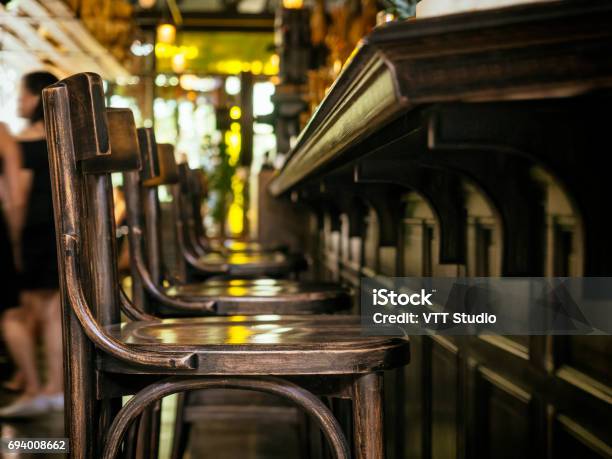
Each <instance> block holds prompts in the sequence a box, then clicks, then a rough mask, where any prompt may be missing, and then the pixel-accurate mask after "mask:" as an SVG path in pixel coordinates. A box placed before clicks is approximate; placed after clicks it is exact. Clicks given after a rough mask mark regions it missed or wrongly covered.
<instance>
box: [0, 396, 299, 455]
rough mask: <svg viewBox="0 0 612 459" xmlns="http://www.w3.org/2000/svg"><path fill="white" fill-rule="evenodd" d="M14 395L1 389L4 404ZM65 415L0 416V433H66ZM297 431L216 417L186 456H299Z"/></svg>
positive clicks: (166, 417) (165, 416) (165, 429)
mask: <svg viewBox="0 0 612 459" xmlns="http://www.w3.org/2000/svg"><path fill="white" fill-rule="evenodd" d="M11 398H12V396H11V395H10V394H9V393H7V392H2V391H0V405H5V404H6V403H9V402H10V400H11ZM174 408H175V404H174V400H173V399H172V398H169V399H166V400H165V401H164V404H163V408H162V410H163V411H162V434H161V435H162V443H161V451H160V459H166V458H168V457H169V451H170V448H169V447H170V443H171V440H172V423H173V420H174ZM63 432H64V419H63V415H62V414H61V413H54V414H50V415H46V416H42V417H40V418H37V419H35V420H29V421H11V422H7V421H3V420H0V437H1V438H3V439H10V438H23V437H39V438H40V437H47V438H49V437H50V438H58V437H63ZM62 457H65V456H62V455H56V454H47V455H44V454H34V455H15V454H12V455H4V456H2V454H1V453H0V458H2V459H4V458H6V459H9V458H11V459H12V458H20V459H23V458H32V459H56V458H62ZM299 457H300V454H299V448H298V444H297V433H296V431H295V429H293V428H292V427H291V426H288V425H282V424H281V425H274V424H271V423H265V424H261V425H257V424H252V423H246V422H240V421H239V420H236V421H231V422H226V421H215V422H213V423H210V424H208V425H204V424H201V425H195V426H194V427H193V429H192V432H191V436H190V442H189V446H188V452H187V454H186V455H185V458H184V459H208V458H210V459H213V458H214V459H236V458H240V459H291V458H299Z"/></svg>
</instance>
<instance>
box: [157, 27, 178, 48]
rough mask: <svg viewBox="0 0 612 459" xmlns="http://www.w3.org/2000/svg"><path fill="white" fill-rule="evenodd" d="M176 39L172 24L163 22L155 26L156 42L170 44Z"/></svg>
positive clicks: (174, 28)
mask: <svg viewBox="0 0 612 459" xmlns="http://www.w3.org/2000/svg"><path fill="white" fill-rule="evenodd" d="M175 39H176V27H174V24H170V23H164V24H160V25H158V26H157V42H158V43H165V44H167V45H171V44H172V43H174V40H175Z"/></svg>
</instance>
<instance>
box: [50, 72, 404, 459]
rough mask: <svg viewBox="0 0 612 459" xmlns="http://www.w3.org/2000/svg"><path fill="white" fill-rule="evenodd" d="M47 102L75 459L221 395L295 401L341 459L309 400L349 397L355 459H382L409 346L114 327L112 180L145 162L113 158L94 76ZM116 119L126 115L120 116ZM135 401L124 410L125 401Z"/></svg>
mask: <svg viewBox="0 0 612 459" xmlns="http://www.w3.org/2000/svg"><path fill="white" fill-rule="evenodd" d="M43 98H44V104H45V120H46V130H47V139H48V144H49V156H50V163H51V177H52V185H53V200H54V209H55V215H56V232H57V244H58V258H59V262H60V266H61V269H60V273H61V274H60V277H61V295H62V304H63V314H64V317H63V320H64V346H65V351H64V352H65V357H66V358H65V362H66V395H67V406H66V422H67V431H68V433H69V436H70V440H71V445H70V446H71V450H70V451H71V452H70V456H71V457H72V458H93V457H101V458H102V459H110V458H114V457H117V455H118V454H119V453H120V452H121V449H122V439H123V438H124V435H125V433H126V431H127V430H128V429H129V428H130V425H131V423H132V422H133V420H134V419H135V418H136V417H137V416H138V415H139V414H140V413H142V411H143V410H144V409H145V408H146V407H147V406H150V405H151V404H152V403H155V402H156V401H158V400H160V399H161V398H162V397H164V396H167V395H169V394H172V393H177V392H183V391H190V390H195V389H209V388H219V387H224V388H240V389H249V390H255V391H261V392H267V393H273V394H277V395H279V396H281V397H284V398H286V399H288V400H291V401H293V402H295V403H296V404H297V405H298V406H300V407H301V408H302V409H303V410H304V411H305V412H307V413H308V414H309V415H310V416H312V418H313V419H315V420H316V421H317V422H318V423H319V426H320V427H321V429H322V430H323V432H324V434H325V436H326V438H327V440H328V441H329V444H330V448H331V449H332V451H333V454H334V456H335V457H337V458H348V457H349V454H350V453H349V446H348V444H347V442H346V440H345V438H344V434H343V433H342V431H341V429H340V427H339V425H338V422H337V420H336V419H335V418H334V417H333V415H332V414H331V412H330V411H329V409H328V408H327V407H326V406H325V405H324V404H323V403H322V402H321V401H320V400H319V398H317V397H316V396H315V395H314V393H313V392H312V391H313V390H315V388H317V389H318V390H317V393H320V392H327V393H328V394H329V395H334V396H339V397H348V398H350V399H351V400H352V401H353V412H354V413H353V416H354V432H355V457H357V458H368V459H373V458H382V457H383V456H384V450H383V449H384V448H383V444H384V442H383V426H382V403H381V401H382V385H381V374H380V372H381V371H383V370H386V369H389V368H394V367H397V366H400V365H404V364H406V363H407V362H408V356H409V343H408V341H407V340H404V339H398V338H383V337H366V336H363V335H362V334H361V333H360V327H359V323H358V319H357V318H356V317H350V316H312V317H308V318H307V319H304V318H300V317H299V316H278V317H276V318H274V319H272V318H270V317H262V316H252V317H245V316H242V317H241V316H238V317H230V318H226V317H206V318H196V319H194V318H189V319H172V320H136V321H131V322H129V323H123V324H121V323H119V305H120V304H121V302H122V300H121V294H120V291H119V287H118V283H117V269H116V261H117V260H116V250H115V245H114V237H113V236H114V220H113V210H112V193H111V182H110V173H111V172H114V171H121V172H125V171H128V170H137V169H138V167H139V157H138V155H136V154H134V152H133V151H130V150H129V149H126V151H123V150H122V149H121V148H119V145H118V144H116V145H117V147H116V148H113V149H111V148H110V141H109V135H108V125H107V114H106V110H105V108H104V96H103V90H102V80H101V78H100V77H99V76H98V75H95V74H89V73H82V74H77V75H74V76H72V77H69V78H66V79H64V80H62V81H61V82H59V83H57V84H55V85H53V86H51V87H49V88H47V89H46V90H45V91H44V94H43ZM114 113H116V115H112V116H123V117H126V118H129V117H130V116H131V113H130V112H129V110H125V109H124V110H118V111H115V112H114ZM124 302H125V299H124ZM298 383H299V384H298ZM307 388H310V389H311V390H308V389H307ZM134 392H135V395H134V396H133V397H132V398H131V399H130V401H129V402H127V403H126V404H125V405H124V406H123V407H122V408H120V409H118V408H119V407H118V403H117V401H118V400H120V399H119V397H120V396H122V395H125V394H129V393H134Z"/></svg>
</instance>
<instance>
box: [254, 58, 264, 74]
mask: <svg viewBox="0 0 612 459" xmlns="http://www.w3.org/2000/svg"><path fill="white" fill-rule="evenodd" d="M262 70H263V63H262V62H261V61H253V62H251V72H253V75H259V74H260V73H261V72H262Z"/></svg>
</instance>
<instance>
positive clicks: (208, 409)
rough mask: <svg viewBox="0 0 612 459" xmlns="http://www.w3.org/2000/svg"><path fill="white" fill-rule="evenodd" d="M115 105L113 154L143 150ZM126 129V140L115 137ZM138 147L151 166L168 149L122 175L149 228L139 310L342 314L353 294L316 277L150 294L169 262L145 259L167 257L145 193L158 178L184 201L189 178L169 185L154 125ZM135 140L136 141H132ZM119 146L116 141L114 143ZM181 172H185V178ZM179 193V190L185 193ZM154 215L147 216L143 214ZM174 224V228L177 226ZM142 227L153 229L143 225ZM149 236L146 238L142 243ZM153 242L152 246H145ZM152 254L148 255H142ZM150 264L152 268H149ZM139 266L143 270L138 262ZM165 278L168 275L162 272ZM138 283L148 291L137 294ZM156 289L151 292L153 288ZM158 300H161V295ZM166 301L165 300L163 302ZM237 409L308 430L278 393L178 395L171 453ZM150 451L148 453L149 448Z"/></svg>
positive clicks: (137, 276) (134, 212) (147, 422)
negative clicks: (141, 169)
mask: <svg viewBox="0 0 612 459" xmlns="http://www.w3.org/2000/svg"><path fill="white" fill-rule="evenodd" d="M109 110H111V111H110V112H109V113H108V114H107V116H108V120H109V131H110V146H111V149H113V148H114V150H115V152H116V151H118V149H119V148H131V150H132V151H138V149H139V145H138V144H137V143H136V142H135V140H136V135H135V132H136V131H135V127H134V128H133V129H132V131H133V132H132V135H131V136H129V135H126V134H127V133H128V132H129V129H127V126H128V125H129V124H130V123H129V122H127V121H126V120H125V119H123V117H117V116H113V115H116V110H115V109H109ZM120 134H123V136H122V138H121V139H118V138H117V136H118V135H120ZM140 134H141V135H140V147H141V152H143V154H142V156H141V160H142V161H143V162H144V163H145V164H147V163H150V164H152V163H153V161H151V157H150V156H149V155H151V154H156V155H157V156H158V157H159V156H160V155H162V154H164V153H167V156H166V158H164V159H160V158H158V159H159V161H158V163H159V164H160V165H161V166H162V167H161V168H160V170H158V171H155V170H154V169H151V170H149V171H147V173H146V175H145V173H142V174H140V173H138V171H130V172H126V173H125V174H124V191H125V195H126V201H127V203H128V206H127V207H128V209H127V214H128V226H129V228H130V234H131V235H136V234H144V236H145V237H144V238H143V239H144V241H142V240H136V239H135V238H134V237H132V239H131V241H130V242H131V245H132V252H133V253H132V259H133V260H134V263H133V267H134V268H135V269H134V273H133V280H134V281H133V289H132V292H133V297H134V298H135V300H136V303H137V306H138V307H139V309H141V310H144V309H146V310H148V311H149V312H151V313H154V314H158V315H163V316H174V317H176V316H202V315H210V314H211V313H212V311H211V310H210V309H207V308H200V309H195V304H194V302H199V303H200V304H205V305H206V304H207V303H210V302H213V301H217V305H216V306H217V307H216V309H215V313H216V314H220V315H225V314H229V313H234V314H242V315H244V314H246V315H253V314H271V313H275V314H276V313H283V314H315V313H338V312H342V311H343V310H346V309H347V308H348V307H350V304H351V300H350V292H349V291H347V290H345V289H342V288H341V287H339V286H337V285H335V284H329V283H313V282H296V281H292V280H284V279H281V280H279V279H242V280H239V279H231V280H228V279H222V280H209V281H207V282H204V283H202V282H200V283H195V284H182V285H175V286H173V287H171V288H168V287H163V286H162V285H163V283H164V282H161V283H160V282H157V283H156V285H155V288H154V289H150V291H149V292H147V289H146V287H145V285H146V284H147V282H143V279H145V280H148V279H150V278H153V276H154V274H152V273H159V272H160V271H162V270H161V269H160V266H163V264H162V263H159V261H158V262H157V263H156V264H155V266H153V267H152V268H150V269H149V267H148V265H147V264H146V263H145V261H144V259H145V258H150V259H152V260H159V259H160V258H162V257H161V256H160V255H159V254H158V252H159V249H160V248H159V247H157V248H156V249H155V250H153V249H154V247H151V242H152V241H159V240H161V237H160V236H159V228H160V226H161V225H160V224H159V222H158V221H157V219H156V218H152V216H153V215H155V214H156V210H157V206H155V207H154V208H153V212H151V211H149V212H147V209H146V208H145V206H143V202H142V196H143V195H144V196H146V195H147V193H150V194H154V196H153V199H152V200H151V201H149V202H154V203H155V204H157V203H156V197H155V196H156V195H157V190H156V189H155V187H154V185H152V184H157V185H161V184H165V185H166V186H171V187H174V189H173V191H174V192H175V193H173V194H174V198H175V202H177V203H181V202H183V203H184V196H182V192H183V190H181V189H180V188H183V187H184V185H185V182H184V181H183V180H180V185H181V186H180V188H179V189H177V186H176V185H173V184H171V180H169V179H168V177H169V173H170V171H171V176H172V177H175V176H176V174H175V172H176V171H175V168H174V167H173V166H172V164H173V158H172V156H171V155H172V152H171V151H170V150H169V149H167V150H166V149H163V148H155V139H154V135H153V133H152V132H151V131H149V130H146V129H144V128H142V129H141V130H140ZM130 139H132V143H133V145H131V146H130ZM115 145H117V147H115ZM176 170H177V171H178V174H179V176H181V174H185V172H186V171H185V168H184V167H180V166H179V167H178V169H176ZM182 178H183V177H181V179H182ZM179 191H180V192H181V195H179ZM144 215H148V216H149V218H148V219H147V218H141V216H144ZM184 218H185V215H184V214H182V213H180V215H179V218H178V219H177V220H180V222H182V225H176V226H177V227H179V228H180V226H183V228H185V227H186V226H187V225H185V223H184ZM172 227H173V228H174V226H172ZM142 228H148V229H147V230H144V231H143V230H142ZM143 242H144V244H142V243H143ZM143 245H144V248H147V247H148V249H149V250H143ZM144 252H146V254H145V253H144ZM145 265H147V266H145ZM139 266H140V267H141V268H140V269H141V271H145V272H144V273H142V272H141V273H139V269H138V267H139ZM162 278H163V276H162ZM137 289H143V291H140V292H137V291H136V290H137ZM177 291H178V292H180V300H181V301H189V309H185V308H178V307H174V308H172V306H173V302H172V300H173V298H174V299H175V300H176V295H175V294H176V293H177ZM150 292H153V295H152V294H151V293H150ZM156 298H157V299H158V301H156V300H155V299H156ZM159 299H161V300H164V299H165V300H166V301H159ZM179 306H180V305H179ZM237 413H238V414H239V415H240V416H241V417H242V418H245V417H249V418H251V419H262V418H266V419H269V421H271V422H282V423H284V424H291V425H293V426H294V427H295V428H296V430H297V432H298V435H301V437H303V434H304V431H305V424H304V419H303V417H302V416H300V415H299V413H296V410H295V408H294V407H292V406H291V405H290V404H287V403H282V402H281V401H279V400H278V399H276V398H275V397H270V396H265V395H263V394H262V395H260V396H257V397H254V396H253V395H252V394H248V393H245V391H243V392H240V391H233V392H230V393H228V391H216V392H215V391H203V392H202V391H194V392H192V393H190V394H189V395H188V396H187V397H183V396H181V397H180V398H179V404H178V410H177V420H176V424H175V435H174V437H173V454H174V455H173V457H176V458H178V457H182V452H183V451H184V449H185V446H186V442H187V439H188V432H189V430H190V426H191V424H193V423H196V422H199V421H202V420H205V421H206V420H208V421H209V420H210V418H211V416H213V417H214V418H215V419H219V418H220V417H223V416H225V417H227V416H232V415H236V414H237ZM158 415H159V412H153V413H146V414H145V416H144V417H143V422H141V428H140V432H141V435H140V437H142V436H143V435H145V434H142V432H151V431H152V432H155V431H156V430H157V429H156V427H155V426H156V425H157V416H158ZM147 445H150V446H148V447H150V448H151V451H153V453H150V454H154V451H155V448H156V447H157V445H156V443H155V442H154V441H151V442H149V443H147ZM145 455H146V454H145Z"/></svg>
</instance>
